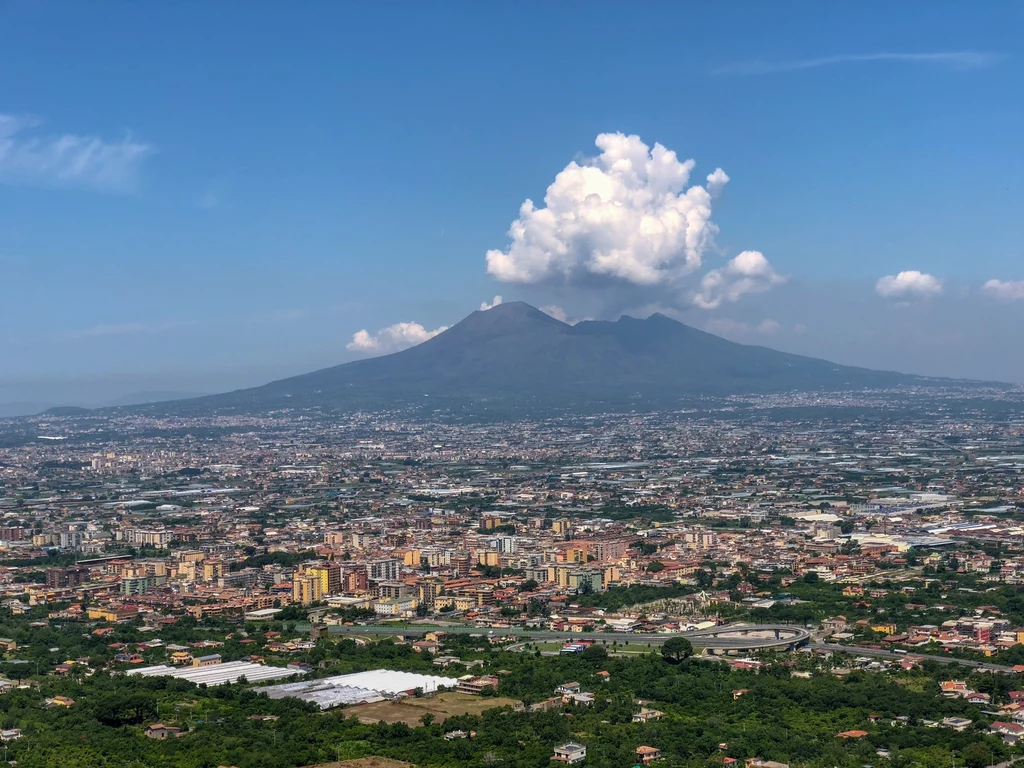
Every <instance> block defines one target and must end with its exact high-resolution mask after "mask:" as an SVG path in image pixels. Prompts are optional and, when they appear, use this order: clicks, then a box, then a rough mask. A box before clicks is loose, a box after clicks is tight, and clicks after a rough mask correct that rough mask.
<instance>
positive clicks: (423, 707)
mask: <svg viewBox="0 0 1024 768" xmlns="http://www.w3.org/2000/svg"><path fill="white" fill-rule="evenodd" d="M516 704H519V702H518V701H516V700H515V699H509V698H505V697H504V696H488V697H484V696H473V695H471V694H468V693H441V694H438V695H437V696H424V697H422V698H416V697H415V696H410V697H409V698H406V699H401V700H400V701H376V702H373V703H372V704H358V705H357V706H354V707H349V708H347V709H345V710H342V714H344V715H345V716H346V717H350V716H353V715H354V716H355V717H358V718H359V720H360V722H363V723H379V722H382V721H383V722H385V723H405V724H406V725H409V726H412V727H415V726H417V725H421V724H422V718H423V716H424V715H426V714H430V715H433V717H434V722H435V723H443V722H444V721H445V720H446V719H448V718H449V717H451V716H452V715H479V714H480V713H481V712H486V711H487V710H488V709H494V708H495V707H511V706H515V705H516Z"/></svg>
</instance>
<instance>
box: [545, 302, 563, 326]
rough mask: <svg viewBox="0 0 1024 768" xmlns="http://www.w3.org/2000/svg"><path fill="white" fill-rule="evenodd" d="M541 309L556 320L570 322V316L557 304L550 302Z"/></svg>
mask: <svg viewBox="0 0 1024 768" xmlns="http://www.w3.org/2000/svg"><path fill="white" fill-rule="evenodd" d="M540 311H541V312H543V313H544V314H545V315H549V316H550V317H553V318H555V320H561V321H562V322H563V323H568V322H569V316H568V315H567V314H566V313H565V310H564V309H562V308H561V307H560V306H558V305H557V304H548V305H547V306H546V307H541V308H540Z"/></svg>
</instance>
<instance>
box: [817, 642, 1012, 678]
mask: <svg viewBox="0 0 1024 768" xmlns="http://www.w3.org/2000/svg"><path fill="white" fill-rule="evenodd" d="M809 647H810V648H814V649H815V650H829V651H842V652H843V653H849V654H852V655H855V656H874V657H877V658H881V659H905V658H907V657H908V656H909V657H913V658H915V659H929V660H931V661H937V662H938V663H939V664H960V665H961V666H964V667H971V668H973V669H980V670H982V671H985V672H1003V673H1007V674H1009V673H1011V672H1013V667H1007V666H1004V665H1002V664H989V663H988V662H985V661H970V660H969V659H958V658H955V657H953V656H932V655H929V654H925V653H913V652H908V653H893V652H892V651H883V650H879V649H876V648H862V647H860V646H859V645H835V644H834V643H810V645H809Z"/></svg>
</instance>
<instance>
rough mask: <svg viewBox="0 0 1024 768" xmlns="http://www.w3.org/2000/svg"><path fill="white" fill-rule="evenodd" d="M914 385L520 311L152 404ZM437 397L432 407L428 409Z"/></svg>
mask: <svg viewBox="0 0 1024 768" xmlns="http://www.w3.org/2000/svg"><path fill="white" fill-rule="evenodd" d="M928 381H934V380H929V379H925V378H922V377H918V376H910V375H905V374H899V373H892V372H885V371H872V370H868V369H864V368H854V367H850V366H842V365H837V364H835V363H831V362H828V361H825V360H818V359H815V358H809V357H802V356H800V355H792V354H788V353H785V352H778V351H775V350H772V349H768V348H766V347H756V346H748V345H744V344H737V343H735V342H731V341H728V340H726V339H723V338H720V337H718V336H714V335H712V334H709V333H705V332H704V331H700V330H697V329H695V328H691V327H689V326H687V325H684V324H682V323H679V322H677V321H675V320H672V319H670V318H668V317H665V316H664V315H657V314H656V315H652V316H651V317H649V318H647V319H646V320H637V319H635V318H631V317H622V318H620V319H619V320H618V321H616V322H603V321H587V322H582V323H579V324H577V325H575V326H571V325H567V324H566V323H562V322H559V321H558V320H555V319H554V318H551V317H549V316H548V315H546V314H544V313H543V312H541V311H540V310H538V309H535V308H534V307H531V306H529V305H528V304H523V303H521V302H511V303H508V304H501V305H499V306H497V307H495V308H493V309H490V310H487V311H480V312H474V313H473V314H471V315H469V316H468V317H466V318H465V319H464V320H462V321H461V322H459V323H457V324H456V325H454V326H452V327H451V328H449V329H448V330H447V331H445V332H444V333H442V334H439V335H438V336H435V337H434V338H432V339H430V340H429V341H426V342H424V343H423V344H420V345H418V346H416V347H413V348H411V349H407V350H404V351H402V352H397V353H395V354H391V355H385V356H383V357H377V358H371V359H368V360H359V361H356V362H351V363H346V364H344V365H339V366H335V367H332V368H325V369H323V370H319V371H314V372H313V373H308V374H304V375H301V376H294V377H292V378H288V379H282V380H280V381H274V382H271V383H270V384H266V385H264V386H262V387H256V388H253V389H246V390H239V391H237V392H229V393H227V394H223V395H213V396H210V397H202V398H196V399H193V400H186V401H181V402H180V403H176V404H161V406H153V407H156V408H160V409H161V410H166V409H167V408H164V407H163V406H168V407H173V408H174V409H175V410H180V409H186V410H188V411H193V412H194V411H197V410H199V411H201V410H207V409H216V410H221V409H230V410H236V409H241V410H265V409H269V408H275V407H288V406H291V407H302V406H312V405H322V406H328V407H332V408H340V409H344V410H349V409H353V410H354V409H366V408H382V407H389V406H398V405H406V404H410V403H414V404H425V403H427V402H429V403H430V404H438V405H439V404H442V403H449V404H462V405H465V404H467V403H493V404H498V403H502V404H508V405H517V404H518V405H537V406H560V407H571V406H572V405H574V404H578V405H584V404H588V405H593V404H596V403H622V402H643V403H645V404H646V405H649V406H659V407H670V406H671V405H673V404H677V403H680V402H682V401H684V400H686V399H688V398H690V399H692V398H693V397H697V396H704V395H728V394H746V393H778V392H789V391H796V390H802V391H818V390H833V391H835V390H844V389H864V388H885V387H895V386H901V385H913V384H922V383H926V382H928ZM425 398H430V400H429V401H428V400H425Z"/></svg>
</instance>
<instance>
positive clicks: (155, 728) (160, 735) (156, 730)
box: [143, 723, 181, 741]
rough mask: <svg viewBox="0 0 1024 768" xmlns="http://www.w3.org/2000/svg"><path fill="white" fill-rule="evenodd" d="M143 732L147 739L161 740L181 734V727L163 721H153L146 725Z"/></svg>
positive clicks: (174, 737)
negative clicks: (151, 723) (165, 723)
mask: <svg viewBox="0 0 1024 768" xmlns="http://www.w3.org/2000/svg"><path fill="white" fill-rule="evenodd" d="M143 733H145V735H146V738H147V739H158V740H159V741H163V740H165V739H176V738H177V737H178V736H181V728H178V727H177V726H173V725H164V724H163V723H153V725H150V726H147V727H146V730H145V731H143Z"/></svg>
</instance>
